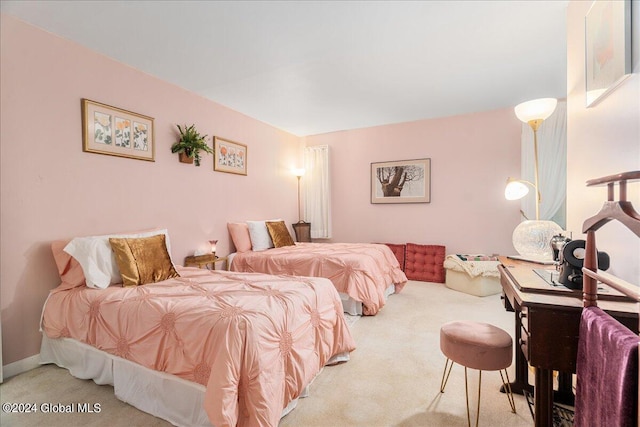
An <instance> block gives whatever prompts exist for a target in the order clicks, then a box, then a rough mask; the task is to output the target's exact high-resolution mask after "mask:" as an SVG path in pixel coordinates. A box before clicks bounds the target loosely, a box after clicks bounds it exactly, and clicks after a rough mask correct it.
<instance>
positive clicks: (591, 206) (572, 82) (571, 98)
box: [567, 1, 640, 284]
mask: <svg viewBox="0 0 640 427" xmlns="http://www.w3.org/2000/svg"><path fill="white" fill-rule="evenodd" d="M590 6H591V2H580V1H574V2H571V3H570V4H569V8H568V10H567V50H568V56H567V92H568V94H567V163H568V173H567V177H568V178H567V194H568V196H567V228H568V229H569V230H572V231H573V238H574V239H577V238H581V239H584V235H582V234H581V231H582V223H583V222H584V220H585V219H586V218H589V217H590V216H592V215H595V214H596V213H597V212H598V210H599V209H600V207H601V206H602V204H603V203H604V202H605V200H606V199H607V190H606V187H589V188H587V187H586V186H585V181H587V180H588V179H591V178H598V177H602V176H607V175H613V174H617V173H620V172H626V171H631V170H640V76H639V75H638V73H639V72H640V36H639V34H640V27H639V26H638V25H635V28H634V33H633V40H632V46H634V52H633V60H632V63H633V74H632V75H631V76H630V77H629V78H627V80H625V81H624V82H623V83H622V85H621V86H619V87H618V88H617V89H616V90H615V91H614V92H612V93H611V94H610V95H609V96H607V97H606V98H604V99H603V100H602V101H601V102H600V103H599V104H597V105H596V106H594V107H591V108H586V107H585V78H584V63H585V62H584V61H585V57H584V42H585V41H584V34H585V29H584V18H585V16H586V14H587V11H588V10H589V7H590ZM633 6H634V7H633V12H632V13H633V18H632V22H633V23H638V22H640V7H636V6H640V2H637V1H635V2H634V3H633ZM627 192H628V194H627V196H628V199H629V200H630V201H631V202H632V203H633V204H634V206H636V209H638V206H640V183H637V182H636V183H632V184H629V187H628V189H627ZM617 195H618V192H617V190H616V197H617ZM597 243H598V249H600V250H604V251H606V252H608V253H609V255H610V256H611V269H610V270H609V272H610V273H612V274H616V275H619V276H621V277H623V278H625V279H626V280H627V281H629V282H631V283H639V284H640V263H639V262H638V260H640V239H638V238H636V237H635V236H634V235H633V233H631V231H629V230H628V229H626V228H625V227H624V226H622V225H620V224H618V223H610V224H607V225H606V226H604V227H603V228H602V229H601V231H599V232H598V233H597Z"/></svg>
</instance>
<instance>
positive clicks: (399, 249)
mask: <svg viewBox="0 0 640 427" xmlns="http://www.w3.org/2000/svg"><path fill="white" fill-rule="evenodd" d="M383 244H384V245H387V246H389V248H390V249H391V252H393V254H394V255H395V256H396V258H397V259H398V263H399V264H400V269H402V271H404V260H405V251H406V249H407V245H405V244H396V243H383Z"/></svg>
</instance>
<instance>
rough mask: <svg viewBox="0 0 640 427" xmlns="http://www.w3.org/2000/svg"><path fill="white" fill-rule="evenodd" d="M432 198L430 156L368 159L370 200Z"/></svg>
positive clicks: (384, 201)
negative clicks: (374, 160) (411, 158)
mask: <svg viewBox="0 0 640 427" xmlns="http://www.w3.org/2000/svg"><path fill="white" fill-rule="evenodd" d="M429 202H431V159H417V160H399V161H392V162H379V163H371V203H429Z"/></svg>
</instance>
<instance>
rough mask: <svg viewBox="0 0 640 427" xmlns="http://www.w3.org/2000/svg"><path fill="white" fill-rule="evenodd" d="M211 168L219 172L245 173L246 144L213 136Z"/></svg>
mask: <svg viewBox="0 0 640 427" xmlns="http://www.w3.org/2000/svg"><path fill="white" fill-rule="evenodd" d="M213 146H214V151H215V153H214V160H213V170H215V171H219V172H228V173H235V174H238V175H246V174H247V146H246V145H244V144H240V143H239V142H234V141H230V140H228V139H223V138H220V137H217V136H215V137H213Z"/></svg>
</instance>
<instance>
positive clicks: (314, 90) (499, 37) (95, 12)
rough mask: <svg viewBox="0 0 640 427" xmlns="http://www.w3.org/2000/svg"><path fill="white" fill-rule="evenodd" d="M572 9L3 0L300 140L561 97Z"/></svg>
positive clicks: (13, 9) (539, 4) (534, 1)
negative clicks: (568, 26)
mask: <svg viewBox="0 0 640 427" xmlns="http://www.w3.org/2000/svg"><path fill="white" fill-rule="evenodd" d="M567 4H568V1H559V0H552V1H543V0H531V1H516V0H510V1H507V0H504V1H424V2H420V1H410V2H401V1H388V2H385V1H375V2H362V1H358V2H347V1H344V2H334V1H328V2H324V1H304V2H302V1H300V2H294V1H259V2H253V1H244V2H223V1H216V2H212V1H209V2H207V1H193V2H187V1H183V2H180V1H127V2H124V1H113V0H112V1H82V2H80V1H7V0H2V3H1V10H2V12H3V13H7V14H10V15H13V16H16V17H18V18H20V19H22V20H24V21H26V22H29V23H32V24H33V25H36V26H38V27H41V28H44V29H46V30H48V31H50V32H52V33H55V34H58V35H60V36H62V37H65V38H67V39H70V40H74V41H76V42H78V43H79V44H82V45H84V46H86V47H88V48H90V49H92V50H95V51H98V52H102V53H103V54H105V55H107V56H109V57H112V58H115V59H116V60H118V61H121V62H123V63H126V64H129V65H131V66H133V67H135V68H137V69H139V70H142V71H144V72H146V73H148V74H151V75H154V76H157V77H159V78H161V79H163V80H165V81H168V82H172V83H174V84H176V85H178V86H181V87H183V88H186V89H188V90H190V91H193V92H196V93H198V94H200V95H202V96H204V97H206V98H208V99H211V100H212V101H215V102H218V103H220V104H223V105H225V106H227V107H230V108H232V109H234V110H236V111H239V112H242V113H244V114H246V115H248V116H250V117H253V118H256V119H258V120H261V121H263V122H266V123H269V124H271V125H273V126H276V127H278V128H280V129H284V130H286V131H289V132H291V133H293V134H295V135H299V136H305V135H314V134H319V133H325V132H332V131H337V130H345V129H354V128H360V127H369V126H375V125H381V124H388V123H397V122H405V121H412V120H419V119H427V118H435V117H444V116H452V115H458V114H466V113H471V112H477V111H488V110H493V109H499V108H507V107H512V106H515V105H516V104H518V103H520V102H522V101H527V100H530V99H535V98H541V97H558V98H562V97H565V96H566V30H565V28H566V9H567Z"/></svg>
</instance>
